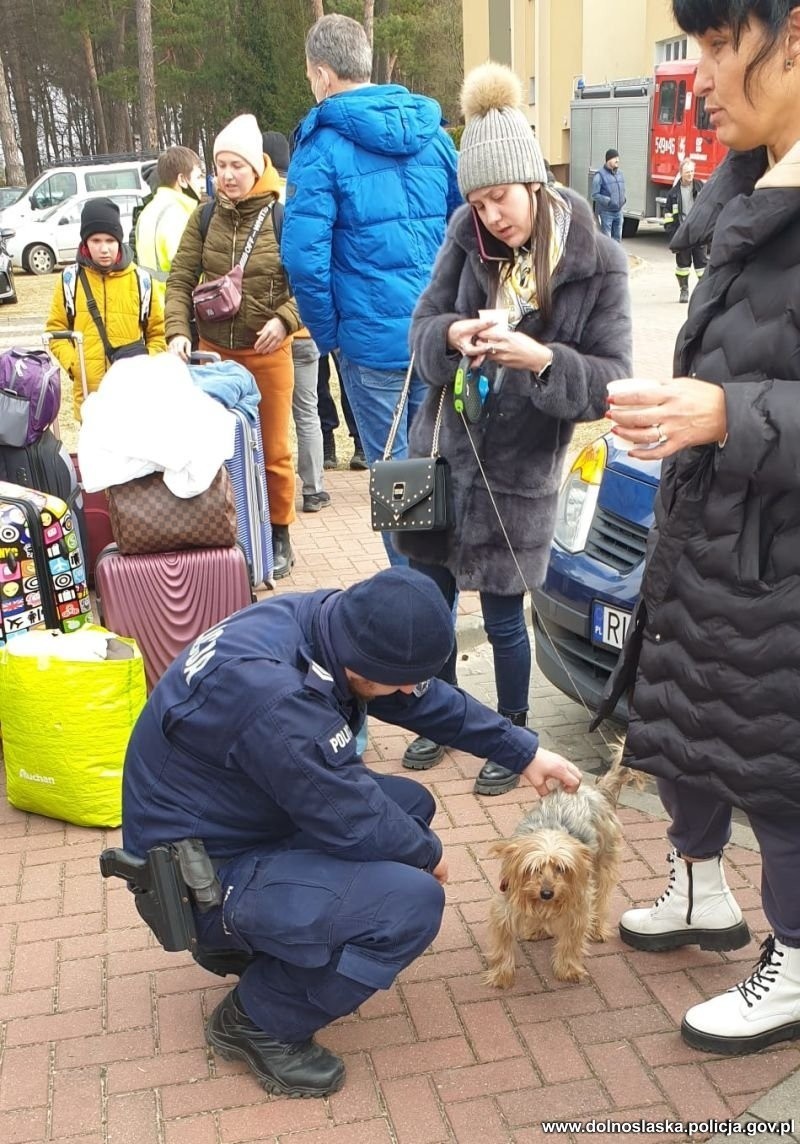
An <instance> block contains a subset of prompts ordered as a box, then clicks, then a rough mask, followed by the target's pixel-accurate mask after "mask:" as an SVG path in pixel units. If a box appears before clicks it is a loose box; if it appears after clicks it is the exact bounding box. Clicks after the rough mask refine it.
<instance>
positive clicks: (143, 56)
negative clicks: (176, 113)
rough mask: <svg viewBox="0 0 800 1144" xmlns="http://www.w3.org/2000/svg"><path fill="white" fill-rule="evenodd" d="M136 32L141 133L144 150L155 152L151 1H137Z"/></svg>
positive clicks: (156, 136)
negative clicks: (137, 40)
mask: <svg viewBox="0 0 800 1144" xmlns="http://www.w3.org/2000/svg"><path fill="white" fill-rule="evenodd" d="M136 30H137V33H138V37H139V133H140V135H141V140H142V150H143V151H154V150H156V149H157V147H158V119H157V116H156V80H155V66H154V63H153V19H152V10H151V3H150V0H136Z"/></svg>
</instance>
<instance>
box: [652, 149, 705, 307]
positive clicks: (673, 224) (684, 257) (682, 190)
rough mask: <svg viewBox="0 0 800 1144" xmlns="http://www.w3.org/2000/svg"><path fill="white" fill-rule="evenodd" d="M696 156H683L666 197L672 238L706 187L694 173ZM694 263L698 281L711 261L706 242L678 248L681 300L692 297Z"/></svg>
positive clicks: (667, 224)
mask: <svg viewBox="0 0 800 1144" xmlns="http://www.w3.org/2000/svg"><path fill="white" fill-rule="evenodd" d="M694 171H695V167H694V160H693V159H684V160H683V162H682V163H681V168H680V173H679V176H678V180H677V182H676V183H675V184H674V186H672V187H670V190H669V194H668V195H667V201H666V202H665V204H664V220H663V221H664V230H665V231H666V233H667V236H668V238H670V239H673V238H674V237H675V235H676V234H677V233H678V229H679V227H680V226H681V223H683V222H685V220H686V219H687V218H688V217H689V212H690V211H691V209H692V207H693V206H694V202H695V199H696V198H697V196H698V195H699V194H700V192H701V190H702V189H703V184H702V183H701V182H700V180H699V179H696V178H695V177H694ZM692 264H694V272H695V274H696V275H697V281H698V282H699V281H700V279H701V278H702V277H703V274H704V272H705V268H706V266H707V265H708V256H707V254H706V248H705V244H704V243H702V242H697V243H695V245H694V246H690V247H689V248H688V250H684V249H683V248H681V249H679V250H676V251H675V276H676V278H677V279H678V286H679V287H680V297H679V299H678V300H679V301H680V302H688V301H689V274H690V272H691V269H692Z"/></svg>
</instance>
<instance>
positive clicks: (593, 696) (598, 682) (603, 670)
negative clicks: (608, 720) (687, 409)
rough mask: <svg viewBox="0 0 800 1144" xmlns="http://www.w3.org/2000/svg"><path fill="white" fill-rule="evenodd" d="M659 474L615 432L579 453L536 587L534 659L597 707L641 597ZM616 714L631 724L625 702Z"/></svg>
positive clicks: (551, 677)
mask: <svg viewBox="0 0 800 1144" xmlns="http://www.w3.org/2000/svg"><path fill="white" fill-rule="evenodd" d="M660 471H661V464H660V462H659V461H637V460H634V459H633V458H632V457H630V456H628V454H627V453H626V452H624V451H623V450H621V449H619V448H618V447H617V445H616V443H615V440H614V437H613V436H612V434H610V433H606V434H605V435H604V436H602V437H598V438H597V439H596V440H595V441H593V442H592V443H591V444H590V445H587V446H586V448H585V449H583V450H582V452H581V453H580V454H579V455H578V457H577V458H576V460H575V462H574V464H573V465H572V467H571V469H570V471H569V473H568V474H567V477H566V479H565V481H564V483H563V485H562V488H561V493H560V496H559V501H558V512H557V524H556V532H555V539H554V541H553V544H552V547H551V551H550V560H549V564H548V568H547V576H546V578H545V582H544V584H543V585H542V587H541V588H539V589H537V590H534V592H533V606H534V620H533V633H534V645H535V649H536V662H537V664H538V666H539V669H540V670H541V671H542V673H543V674H544V675H545V677H546V678H547V679H549V680H550V681H551V683H553V684H555V686H556V687H558V688H559V689H560V690H561V691H563V692H564V693H565V694H566V695H569V696H571V698H573V699H577V700H578V701H579V702H583V703H585V704H586V706H587V707H589V708H590V709H591V710H594V709H596V708H597V706H598V704H599V701H600V697H601V695H602V693H603V688H604V687H605V685H606V682H607V680H608V677H609V675H610V674H611V672H612V671H613V669H614V666H615V664H616V662H617V658H618V656H619V652H620V649H621V647H622V644H623V641H624V639H625V635H626V633H627V630H628V625H629V623H630V619H631V614H632V612H633V608H634V605H635V603H636V599H637V596H638V595H639V588H640V585H641V581H642V572H643V570H644V557H645V547H646V544H647V534H648V532H649V530H650V526H651V524H652V523H653V503H654V500H655V494H656V489H657V488H658V480H659V475H660ZM615 718H616V719H618V720H619V721H620V722H622V723H625V722H627V700H625V699H622V700H621V701H620V702H619V703H618V705H617V709H616V711H615Z"/></svg>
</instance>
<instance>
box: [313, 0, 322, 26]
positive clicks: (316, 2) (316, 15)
mask: <svg viewBox="0 0 800 1144" xmlns="http://www.w3.org/2000/svg"><path fill="white" fill-rule="evenodd" d="M311 13H312V15H311V18H312V20H313V21H314V22H315V23H316V21H317V20H321V19H322V17H323V16H324V15H325V9H324V8H323V6H322V0H311Z"/></svg>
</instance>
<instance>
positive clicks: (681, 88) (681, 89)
mask: <svg viewBox="0 0 800 1144" xmlns="http://www.w3.org/2000/svg"><path fill="white" fill-rule="evenodd" d="M685 110H686V80H685V79H682V80H681V82H680V83H679V84H678V102H677V105H676V107H675V122H676V123H683V113H684V111H685Z"/></svg>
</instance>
